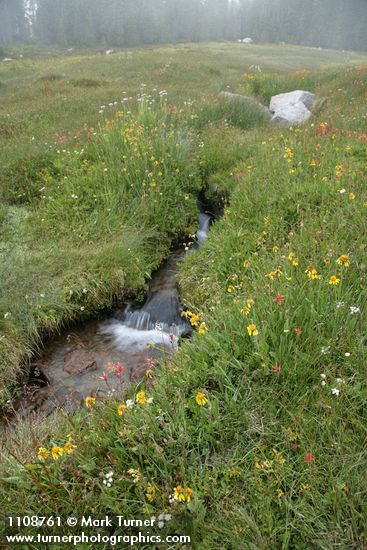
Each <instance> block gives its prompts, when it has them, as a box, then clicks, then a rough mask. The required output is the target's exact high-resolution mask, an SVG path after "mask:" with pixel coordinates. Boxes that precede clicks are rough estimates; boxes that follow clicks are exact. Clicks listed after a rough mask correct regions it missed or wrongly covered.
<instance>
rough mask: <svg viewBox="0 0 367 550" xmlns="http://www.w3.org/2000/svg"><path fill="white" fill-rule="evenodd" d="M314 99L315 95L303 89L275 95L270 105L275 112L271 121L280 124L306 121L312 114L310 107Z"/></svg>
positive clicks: (285, 124)
mask: <svg viewBox="0 0 367 550" xmlns="http://www.w3.org/2000/svg"><path fill="white" fill-rule="evenodd" d="M314 101H315V95H314V94H312V93H311V92H305V91H303V90H295V91H293V92H287V93H284V94H278V95H275V96H273V97H272V98H271V100H270V105H269V109H270V111H271V112H272V113H273V117H272V119H271V122H272V123H273V124H275V125H279V126H287V125H289V124H300V123H302V122H306V120H308V119H309V118H310V116H311V112H310V110H309V109H310V107H311V106H312V104H313V102H314Z"/></svg>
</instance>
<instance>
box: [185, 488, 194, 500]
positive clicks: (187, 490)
mask: <svg viewBox="0 0 367 550" xmlns="http://www.w3.org/2000/svg"><path fill="white" fill-rule="evenodd" d="M193 492H194V491H193V490H192V489H190V487H186V489H185V494H186V501H187V502H190V500H191V497H192V494H193Z"/></svg>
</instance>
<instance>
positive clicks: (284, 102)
mask: <svg viewBox="0 0 367 550" xmlns="http://www.w3.org/2000/svg"><path fill="white" fill-rule="evenodd" d="M315 98H316V96H315V94H312V93H311V92H305V91H303V90H294V91H293V92H287V93H285V94H278V95H274V96H273V97H272V98H271V100H270V105H269V109H270V111H271V112H272V113H277V112H278V111H279V109H281V108H283V107H285V106H288V105H293V104H295V103H299V102H300V103H303V105H304V106H305V107H307V109H310V107H311V106H312V104H313V102H314V101H315Z"/></svg>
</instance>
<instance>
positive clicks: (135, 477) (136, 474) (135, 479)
mask: <svg viewBox="0 0 367 550" xmlns="http://www.w3.org/2000/svg"><path fill="white" fill-rule="evenodd" d="M127 473H128V474H129V475H130V476H131V477H132V478H133V483H139V480H140V478H141V472H140V471H139V470H134V468H130V470H128V471H127Z"/></svg>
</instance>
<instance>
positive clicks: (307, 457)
mask: <svg viewBox="0 0 367 550" xmlns="http://www.w3.org/2000/svg"><path fill="white" fill-rule="evenodd" d="M314 460H315V458H314V456H313V454H312V453H311V451H308V452H307V453H305V456H304V457H303V462H305V463H306V464H311V462H313V461H314Z"/></svg>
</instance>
